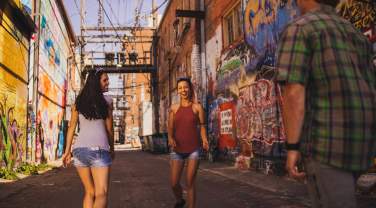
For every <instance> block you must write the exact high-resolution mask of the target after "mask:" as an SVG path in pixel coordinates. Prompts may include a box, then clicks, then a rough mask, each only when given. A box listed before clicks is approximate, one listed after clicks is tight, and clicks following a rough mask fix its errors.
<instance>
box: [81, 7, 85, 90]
mask: <svg viewBox="0 0 376 208" xmlns="http://www.w3.org/2000/svg"><path fill="white" fill-rule="evenodd" d="M85 16H86V12H85V0H80V18H81V24H80V32H81V38H80V41H79V42H80V68H81V74H80V75H81V88H82V87H83V86H84V78H85V77H84V74H83V72H84V68H85V60H84V59H85V44H86V43H85V39H84V34H85Z"/></svg>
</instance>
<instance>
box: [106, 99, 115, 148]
mask: <svg viewBox="0 0 376 208" xmlns="http://www.w3.org/2000/svg"><path fill="white" fill-rule="evenodd" d="M105 123H106V131H107V138H108V144H109V145H110V152H111V153H113V152H114V127H113V116H112V105H110V107H109V108H108V116H107V118H106V120H105Z"/></svg>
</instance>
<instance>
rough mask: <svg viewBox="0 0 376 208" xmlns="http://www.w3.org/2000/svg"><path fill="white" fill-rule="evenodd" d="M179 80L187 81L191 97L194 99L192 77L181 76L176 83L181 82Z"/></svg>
mask: <svg viewBox="0 0 376 208" xmlns="http://www.w3.org/2000/svg"><path fill="white" fill-rule="evenodd" d="M179 82H187V83H188V87H189V99H190V100H191V101H192V100H193V98H194V93H195V92H194V90H193V84H192V82H191V79H190V78H189V77H181V78H179V79H178V80H177V81H176V85H178V84H179Z"/></svg>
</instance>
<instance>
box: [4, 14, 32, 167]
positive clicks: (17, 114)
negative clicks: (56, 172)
mask: <svg viewBox="0 0 376 208" xmlns="http://www.w3.org/2000/svg"><path fill="white" fill-rule="evenodd" d="M0 21H2V27H0V167H7V168H8V169H11V168H13V167H14V166H17V165H18V164H19V163H21V161H23V160H25V159H26V153H25V152H26V125H27V124H26V114H27V81H26V80H27V67H28V50H29V47H28V45H29V44H28V41H27V39H26V38H25V37H24V36H22V33H21V32H20V30H18V28H17V27H16V26H15V25H14V24H13V23H12V20H11V19H10V18H9V17H8V16H7V14H6V13H3V14H2V18H1V19H0Z"/></svg>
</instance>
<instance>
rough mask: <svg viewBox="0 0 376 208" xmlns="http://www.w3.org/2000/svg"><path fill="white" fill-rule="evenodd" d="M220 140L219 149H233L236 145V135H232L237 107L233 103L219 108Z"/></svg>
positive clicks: (223, 104)
mask: <svg viewBox="0 0 376 208" xmlns="http://www.w3.org/2000/svg"><path fill="white" fill-rule="evenodd" d="M219 109H220V111H219V113H220V115H219V123H220V138H219V148H221V149H223V148H233V147H235V145H236V142H235V138H236V137H235V135H234V134H233V133H232V131H233V129H234V120H235V105H234V103H233V102H226V103H222V104H221V105H220V106H219Z"/></svg>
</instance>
